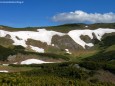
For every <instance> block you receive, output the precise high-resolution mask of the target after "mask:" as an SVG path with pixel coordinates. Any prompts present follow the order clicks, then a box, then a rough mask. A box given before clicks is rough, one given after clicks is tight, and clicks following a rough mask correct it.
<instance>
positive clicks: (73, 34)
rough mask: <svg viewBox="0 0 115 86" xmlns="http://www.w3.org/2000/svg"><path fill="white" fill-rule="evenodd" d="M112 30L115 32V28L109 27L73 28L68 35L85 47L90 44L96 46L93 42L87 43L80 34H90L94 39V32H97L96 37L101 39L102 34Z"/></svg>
mask: <svg viewBox="0 0 115 86" xmlns="http://www.w3.org/2000/svg"><path fill="white" fill-rule="evenodd" d="M112 32H115V29H109V28H99V29H96V30H88V29H87V30H72V31H70V32H69V33H68V35H69V36H70V37H71V38H72V39H73V40H74V41H75V42H76V43H77V44H79V45H81V46H82V47H83V48H85V46H89V47H92V46H94V44H93V43H86V42H84V41H83V40H82V39H81V38H80V36H82V35H83V36H85V35H87V36H89V37H90V38H91V39H93V33H94V34H95V36H96V38H97V39H98V40H100V41H101V38H102V36H103V35H104V34H105V33H112Z"/></svg>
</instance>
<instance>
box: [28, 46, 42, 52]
mask: <svg viewBox="0 0 115 86" xmlns="http://www.w3.org/2000/svg"><path fill="white" fill-rule="evenodd" d="M30 47H31V49H32V50H34V51H36V52H40V53H44V49H43V48H39V47H34V46H31V45H30Z"/></svg>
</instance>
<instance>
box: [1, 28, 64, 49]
mask: <svg viewBox="0 0 115 86" xmlns="http://www.w3.org/2000/svg"><path fill="white" fill-rule="evenodd" d="M6 35H10V36H11V38H10V39H12V40H13V41H14V43H13V45H22V46H23V47H27V45H26V41H27V40H28V39H33V40H38V41H41V42H46V43H47V44H48V45H51V40H52V37H53V36H54V35H59V36H63V35H65V34H64V33H60V32H56V31H47V30H46V29H37V31H36V32H35V31H16V32H9V31H4V30H0V37H5V36H6ZM32 48H33V49H34V50H38V49H36V48H35V47H32ZM39 50H41V49H39ZM41 51H43V50H41Z"/></svg>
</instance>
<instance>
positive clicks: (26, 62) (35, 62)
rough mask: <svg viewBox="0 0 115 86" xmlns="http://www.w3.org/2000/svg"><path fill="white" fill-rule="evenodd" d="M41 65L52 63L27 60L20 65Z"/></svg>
mask: <svg viewBox="0 0 115 86" xmlns="http://www.w3.org/2000/svg"><path fill="white" fill-rule="evenodd" d="M43 63H52V62H45V61H42V60H38V59H27V60H25V61H22V62H21V64H27V65H29V64H43Z"/></svg>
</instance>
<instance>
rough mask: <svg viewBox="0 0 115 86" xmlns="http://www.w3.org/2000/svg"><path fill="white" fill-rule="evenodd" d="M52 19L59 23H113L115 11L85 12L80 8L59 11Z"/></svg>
mask: <svg viewBox="0 0 115 86" xmlns="http://www.w3.org/2000/svg"><path fill="white" fill-rule="evenodd" d="M52 19H53V21H55V22H60V23H113V22H115V13H112V12H109V13H104V14H101V13H87V12H84V11H81V10H78V11H75V12H68V13H59V14H57V15H54V16H53V18H52Z"/></svg>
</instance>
